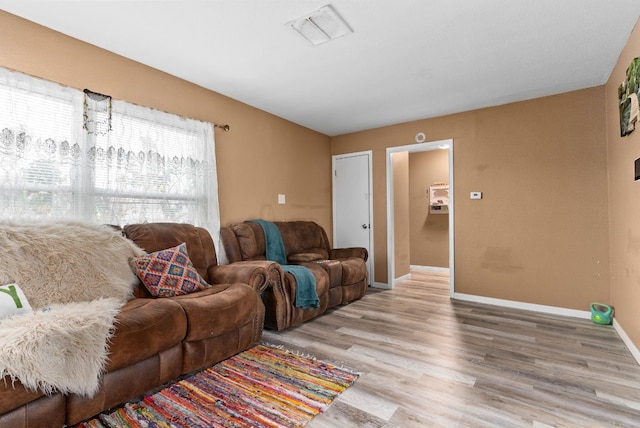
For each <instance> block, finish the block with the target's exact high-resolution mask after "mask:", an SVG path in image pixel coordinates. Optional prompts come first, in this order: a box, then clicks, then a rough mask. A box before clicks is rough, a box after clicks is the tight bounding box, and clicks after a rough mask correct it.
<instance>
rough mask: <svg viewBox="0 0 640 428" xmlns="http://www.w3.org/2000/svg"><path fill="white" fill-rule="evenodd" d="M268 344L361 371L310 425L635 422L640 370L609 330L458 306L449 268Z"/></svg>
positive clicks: (639, 415) (373, 292)
mask: <svg viewBox="0 0 640 428" xmlns="http://www.w3.org/2000/svg"><path fill="white" fill-rule="evenodd" d="M263 339H264V340H265V341H267V342H270V343H275V344H278V345H282V346H284V347H285V348H288V349H292V350H296V351H298V352H301V353H303V354H304V353H306V354H311V355H313V356H315V357H317V358H319V359H322V360H325V361H329V362H331V363H334V364H337V365H343V366H345V367H348V368H351V369H353V370H356V371H358V372H360V373H361V377H360V378H359V379H358V381H357V382H356V384H355V385H354V386H352V387H351V388H349V389H348V390H347V391H345V392H344V393H343V394H341V395H340V396H338V398H337V399H336V400H335V402H334V403H333V404H332V405H331V407H330V408H329V409H327V411H326V412H325V413H324V414H322V415H319V416H317V417H316V418H314V419H313V420H312V421H311V422H310V423H309V425H308V426H309V427H311V428H328V427H341V428H342V427H384V428H392V427H403V428H404V427H409V428H410V427H424V426H433V427H474V428H476V427H494V426H508V427H520V426H528V427H537V428H548V427H578V426H598V427H614V426H615V427H618V426H622V427H638V426H640V366H638V364H637V363H636V361H635V360H634V359H633V356H632V355H631V353H630V352H629V350H628V349H627V348H626V346H625V344H624V342H623V341H622V340H621V339H620V337H618V335H617V333H616V331H615V330H614V329H613V328H612V327H611V326H601V325H596V324H594V323H592V322H591V321H590V320H584V319H578V318H569V317H561V316H555V315H552V314H541V313H536V312H531V311H525V310H517V309H510V308H504V307H497V306H491V305H483V304H479V303H474V302H463V301H455V300H451V299H450V298H449V277H448V274H447V273H446V272H440V271H412V273H411V278H410V279H407V280H405V281H402V282H401V283H399V284H397V285H396V287H395V288H394V289H393V290H377V289H370V290H369V292H368V293H367V295H366V296H364V297H363V298H362V299H360V300H358V301H356V302H352V303H350V304H348V305H345V306H340V307H338V308H335V309H331V310H329V311H327V313H325V314H324V315H322V316H320V317H318V318H316V319H314V320H311V321H309V322H307V323H305V324H303V325H301V326H298V327H296V328H293V329H289V330H285V331H282V332H273V331H266V332H265V333H264V336H263Z"/></svg>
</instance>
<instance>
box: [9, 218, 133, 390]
mask: <svg viewBox="0 0 640 428" xmlns="http://www.w3.org/2000/svg"><path fill="white" fill-rule="evenodd" d="M143 254H144V251H142V250H141V249H140V248H138V247H137V246H136V245H135V244H134V243H133V242H131V241H129V240H128V239H125V238H123V237H122V236H121V234H120V233H119V232H117V231H115V230H113V229H112V228H110V227H108V226H103V225H92V224H86V223H80V222H55V223H31V224H26V223H23V224H17V223H13V222H0V285H2V284H9V283H16V284H18V285H19V286H20V288H21V289H22V290H23V291H24V294H25V296H26V297H27V299H28V301H29V303H30V304H31V307H32V308H33V310H34V311H33V312H32V313H30V314H25V315H16V316H12V317H9V318H6V319H4V320H0V376H9V377H10V378H11V379H12V380H14V381H15V380H16V379H18V380H20V382H22V384H23V385H24V386H25V387H27V388H28V389H33V390H35V389H40V390H42V391H44V392H45V393H47V394H50V393H52V392H54V391H59V392H62V393H69V392H73V393H77V394H81V395H88V396H91V395H93V394H95V392H96V391H97V389H98V388H99V385H100V377H101V375H102V372H103V370H104V367H105V364H106V362H107V358H108V341H109V338H110V337H111V335H112V334H113V330H114V319H115V316H116V315H117V313H118V311H119V309H120V308H121V307H122V305H124V303H126V301H127V300H128V299H129V298H131V295H132V291H133V286H134V285H135V284H136V283H137V278H136V276H135V274H134V273H133V271H132V269H131V267H130V264H129V261H130V259H131V258H132V257H136V256H140V255H143Z"/></svg>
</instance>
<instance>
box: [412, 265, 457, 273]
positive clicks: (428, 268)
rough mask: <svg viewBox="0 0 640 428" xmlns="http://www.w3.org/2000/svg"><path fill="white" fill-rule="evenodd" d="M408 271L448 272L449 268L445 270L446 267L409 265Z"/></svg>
mask: <svg viewBox="0 0 640 428" xmlns="http://www.w3.org/2000/svg"><path fill="white" fill-rule="evenodd" d="M409 269H411V270H422V271H431V272H449V268H447V267H438V266H419V265H410V266H409Z"/></svg>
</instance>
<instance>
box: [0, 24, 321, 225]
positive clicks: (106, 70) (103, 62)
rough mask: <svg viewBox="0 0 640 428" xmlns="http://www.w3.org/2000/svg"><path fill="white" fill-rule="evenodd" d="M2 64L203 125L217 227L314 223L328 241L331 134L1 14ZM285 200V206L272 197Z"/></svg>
mask: <svg viewBox="0 0 640 428" xmlns="http://www.w3.org/2000/svg"><path fill="white" fill-rule="evenodd" d="M0 66H3V67H7V68H10V69H14V70H18V71H22V72H24V73H27V74H31V75H34V76H38V77H42V78H45V79H48V80H52V81H55V82H59V83H62V84H64V85H67V86H71V87H75V88H78V89H84V88H88V89H91V90H92V91H95V92H100V93H104V94H108V95H111V96H112V97H114V98H116V99H122V100H126V101H130V102H133V103H136V104H140V105H144V106H148V107H153V108H155V109H158V110H163V111H167V112H170V113H175V114H179V115H182V116H186V117H191V118H194V119H199V120H203V121H207V122H213V123H221V124H224V123H226V124H229V125H230V126H231V130H230V131H229V132H226V133H225V132H222V131H221V130H216V133H215V136H216V156H217V163H218V180H219V200H220V210H221V221H222V224H223V225H225V224H229V223H231V222H239V221H242V220H246V219H248V218H259V217H260V218H265V219H268V220H293V219H309V220H315V221H317V222H318V223H320V224H321V225H322V226H324V227H325V228H326V230H327V232H328V234H329V236H331V233H330V231H331V230H332V229H331V228H332V220H331V155H330V140H329V137H327V136H325V135H322V134H319V133H317V132H314V131H311V130H309V129H306V128H303V127H301V126H298V125H295V124H292V123H291V122H288V121H285V120H283V119H280V118H278V117H275V116H273V115H270V114H268V113H265V112H263V111H260V110H258V109H255V108H253V107H249V106H247V105H246V104H243V103H240V102H238V101H235V100H232V99H230V98H228V97H225V96H222V95H220V94H218V93H215V92H212V91H209V90H206V89H203V88H202V87H200V86H197V85H194V84H191V83H188V82H186V81H184V80H181V79H178V78H176V77H173V76H170V75H168V74H165V73H162V72H160V71H158V70H155V69H153V68H150V67H148V66H145V65H142V64H140V63H137V62H135V61H131V60H128V59H125V58H123V57H121V56H118V55H115V54H113V53H110V52H108V51H105V50H102V49H99V48H97V47H95V46H92V45H89V44H87V43H84V42H81V41H78V40H76V39H73V38H70V37H67V36H65V35H62V34H60V33H57V32H54V31H51V30H49V29H46V28H44V27H41V26H39V25H36V24H34V23H31V22H29V21H26V20H23V19H21V18H18V17H16V16H14V15H10V14H8V13H6V12H3V11H0ZM279 193H284V194H285V195H286V201H287V203H286V205H278V204H277V195H278V194H279Z"/></svg>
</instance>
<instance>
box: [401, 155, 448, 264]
mask: <svg viewBox="0 0 640 428" xmlns="http://www.w3.org/2000/svg"><path fill="white" fill-rule="evenodd" d="M448 181H449V151H448V150H429V151H426V152H415V153H410V154H409V201H410V202H409V229H410V247H411V250H410V251H411V254H410V258H411V264H412V265H416V266H430V267H443V268H448V267H449V216H448V215H446V214H431V213H429V204H430V201H429V186H431V185H432V184H434V183H446V182H448Z"/></svg>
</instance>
